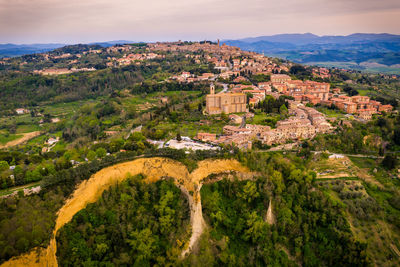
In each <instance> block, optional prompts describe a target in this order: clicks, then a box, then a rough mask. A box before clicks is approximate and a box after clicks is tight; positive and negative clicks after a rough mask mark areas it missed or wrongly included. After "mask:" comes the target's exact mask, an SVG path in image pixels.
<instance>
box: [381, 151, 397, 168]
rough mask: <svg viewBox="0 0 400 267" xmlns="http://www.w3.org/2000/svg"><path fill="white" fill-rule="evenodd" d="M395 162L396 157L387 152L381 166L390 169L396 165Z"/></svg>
mask: <svg viewBox="0 0 400 267" xmlns="http://www.w3.org/2000/svg"><path fill="white" fill-rule="evenodd" d="M396 164H397V158H396V156H394V155H391V154H388V155H386V156H385V158H384V159H383V160H382V166H383V167H384V168H386V169H388V170H392V169H393V168H394V167H396Z"/></svg>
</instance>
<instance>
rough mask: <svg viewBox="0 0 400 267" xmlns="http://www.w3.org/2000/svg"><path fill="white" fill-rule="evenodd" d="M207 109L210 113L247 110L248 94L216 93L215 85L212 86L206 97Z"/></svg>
mask: <svg viewBox="0 0 400 267" xmlns="http://www.w3.org/2000/svg"><path fill="white" fill-rule="evenodd" d="M206 111H207V113H208V114H209V115H214V114H221V113H225V114H230V113H238V112H246V95H245V94H243V93H219V94H215V87H214V85H213V84H212V85H211V86H210V94H208V95H207V97H206Z"/></svg>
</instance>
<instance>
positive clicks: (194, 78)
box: [170, 71, 216, 83]
mask: <svg viewBox="0 0 400 267" xmlns="http://www.w3.org/2000/svg"><path fill="white" fill-rule="evenodd" d="M215 77H216V75H215V74H214V73H209V72H206V73H203V74H201V75H194V74H192V73H190V72H187V71H184V72H182V74H180V75H174V76H172V77H171V78H170V79H171V80H175V81H177V82H181V83H185V82H187V83H192V82H201V81H208V80H214V79H215Z"/></svg>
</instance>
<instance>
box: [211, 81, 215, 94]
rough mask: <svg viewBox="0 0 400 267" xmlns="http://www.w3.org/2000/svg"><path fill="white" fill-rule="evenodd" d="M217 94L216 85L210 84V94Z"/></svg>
mask: <svg viewBox="0 0 400 267" xmlns="http://www.w3.org/2000/svg"><path fill="white" fill-rule="evenodd" d="M214 94H215V86H214V84H213V83H212V84H210V95H214Z"/></svg>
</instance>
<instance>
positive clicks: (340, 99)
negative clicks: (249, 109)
mask: <svg viewBox="0 0 400 267" xmlns="http://www.w3.org/2000/svg"><path fill="white" fill-rule="evenodd" d="M271 86H272V87H273V88H276V89H277V90H278V92H280V93H282V94H285V95H288V96H292V97H293V98H294V99H295V100H296V101H298V102H303V103H311V104H313V105H316V104H321V105H325V106H332V105H335V106H336V107H337V108H339V109H340V110H342V111H344V112H346V113H349V114H355V115H357V117H358V118H360V119H363V120H370V119H371V117H372V115H373V114H376V113H381V112H390V111H392V110H393V106H391V105H383V104H382V103H380V102H378V101H375V100H371V99H370V98H369V97H368V96H352V97H350V96H347V95H346V94H341V93H340V89H339V88H333V89H332V90H330V84H329V83H320V82H314V81H300V80H292V79H291V78H290V76H288V75H285V74H274V75H271Z"/></svg>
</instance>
